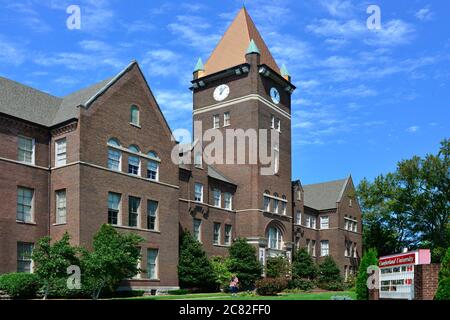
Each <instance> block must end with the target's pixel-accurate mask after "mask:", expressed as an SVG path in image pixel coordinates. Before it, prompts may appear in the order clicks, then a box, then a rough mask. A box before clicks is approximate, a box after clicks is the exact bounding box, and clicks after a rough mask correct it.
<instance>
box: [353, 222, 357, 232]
mask: <svg viewBox="0 0 450 320" xmlns="http://www.w3.org/2000/svg"><path fill="white" fill-rule="evenodd" d="M357 231H358V222H353V232H357Z"/></svg>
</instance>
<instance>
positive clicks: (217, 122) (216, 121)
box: [213, 114, 220, 129]
mask: <svg viewBox="0 0 450 320" xmlns="http://www.w3.org/2000/svg"><path fill="white" fill-rule="evenodd" d="M213 128H214V129H218V128H220V116H219V115H218V114H215V115H213Z"/></svg>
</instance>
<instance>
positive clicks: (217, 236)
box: [213, 222, 221, 245]
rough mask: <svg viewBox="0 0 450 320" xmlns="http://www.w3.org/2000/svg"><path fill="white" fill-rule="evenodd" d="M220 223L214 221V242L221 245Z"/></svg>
mask: <svg viewBox="0 0 450 320" xmlns="http://www.w3.org/2000/svg"><path fill="white" fill-rule="evenodd" d="M220 227H221V225H220V223H216V222H215V223H214V239H213V241H214V244H216V245H219V244H220Z"/></svg>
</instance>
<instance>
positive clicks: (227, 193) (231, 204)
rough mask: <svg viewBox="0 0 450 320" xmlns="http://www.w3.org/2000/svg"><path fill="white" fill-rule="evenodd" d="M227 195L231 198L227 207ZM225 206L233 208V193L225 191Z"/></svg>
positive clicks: (228, 208) (229, 208)
mask: <svg viewBox="0 0 450 320" xmlns="http://www.w3.org/2000/svg"><path fill="white" fill-rule="evenodd" d="M227 196H229V199H230V205H229V207H227V201H226V199H227ZM224 207H225V209H227V210H233V195H232V194H231V193H230V192H225V193H224Z"/></svg>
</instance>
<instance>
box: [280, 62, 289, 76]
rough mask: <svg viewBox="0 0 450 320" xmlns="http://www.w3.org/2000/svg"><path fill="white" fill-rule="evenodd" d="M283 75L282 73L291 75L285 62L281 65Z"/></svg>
mask: <svg viewBox="0 0 450 320" xmlns="http://www.w3.org/2000/svg"><path fill="white" fill-rule="evenodd" d="M281 75H282V76H283V77H289V76H290V74H289V71H288V69H287V68H286V65H285V64H283V65H282V66H281Z"/></svg>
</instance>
